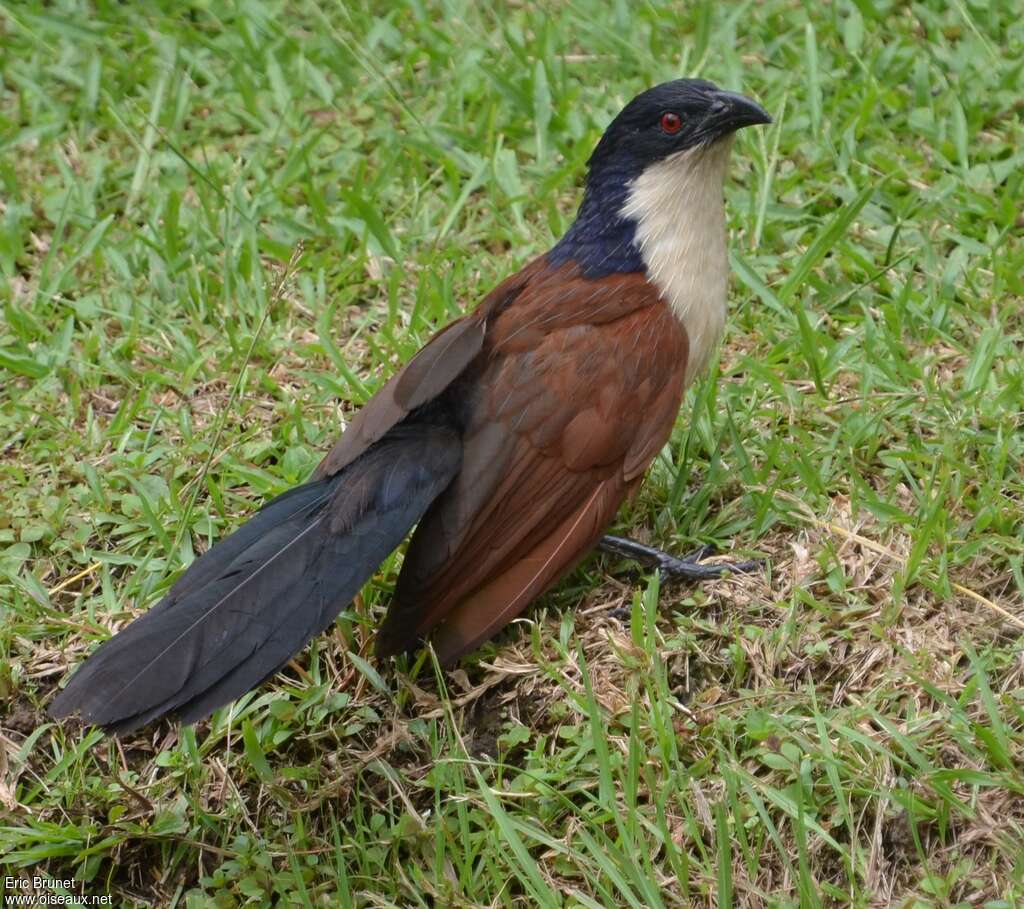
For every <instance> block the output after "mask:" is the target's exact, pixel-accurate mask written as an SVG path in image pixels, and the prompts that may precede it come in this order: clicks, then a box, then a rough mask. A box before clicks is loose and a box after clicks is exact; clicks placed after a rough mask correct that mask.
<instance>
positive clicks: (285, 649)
mask: <svg viewBox="0 0 1024 909" xmlns="http://www.w3.org/2000/svg"><path fill="white" fill-rule="evenodd" d="M461 457H462V450H461V442H460V441H459V437H458V435H457V434H456V433H455V432H453V431H451V430H449V429H447V428H444V427H437V426H429V425H423V424H419V425H412V426H399V427H396V428H395V429H393V430H392V431H391V432H390V433H388V435H387V436H385V437H384V438H383V439H381V440H380V441H379V442H378V443H376V444H375V445H374V446H373V447H372V448H371V449H370V450H369V451H367V452H366V453H365V454H363V455H362V456H361V457H360V458H358V459H357V460H356V461H355V462H353V463H352V464H350V465H349V466H348V467H346V468H345V469H344V470H342V471H341V472H340V473H339V474H337V475H336V476H334V477H330V478H327V479H321V480H314V481H312V482H310V483H307V484H305V485H303V486H299V487H297V488H295V489H292V490H290V491H288V492H286V493H284V495H281V496H279V497H278V498H276V499H274V500H273V501H272V502H270V503H268V504H267V505H266V506H265V507H264V508H263V509H261V510H260V511H259V512H258V513H257V514H256V515H255V516H254V517H253V519H252V520H251V521H249V522H248V523H247V524H245V525H244V526H242V527H241V528H239V529H238V530H237V531H236V532H235V533H233V534H232V535H231V536H229V537H227V538H226V539H224V540H222V541H221V542H220V543H218V544H217V545H216V546H214V547H213V548H212V549H210V550H209V552H207V553H205V554H204V555H203V556H202V557H200V558H199V559H198V560H196V562H194V563H193V565H192V566H191V567H190V568H189V569H188V571H186V572H185V574H184V575H183V576H182V577H181V578H180V580H179V581H178V583H176V584H175V585H174V587H172V588H171V590H170V592H169V593H168V595H167V596H166V597H165V598H164V599H163V600H161V601H160V603H158V604H157V605H156V606H155V607H153V608H152V609H150V610H149V611H148V612H147V613H145V614H144V615H142V616H140V617H139V618H138V619H136V620H135V621H134V622H132V623H131V624H130V625H128V626H127V627H126V628H125V629H123V630H122V631H121V632H120V633H119V634H117V635H115V636H114V637H113V638H111V639H110V640H109V641H107V642H106V643H105V644H103V645H102V646H101V647H100V648H99V649H98V650H97V651H96V652H95V653H94V654H93V655H92V656H91V657H90V658H89V659H88V660H87V661H86V662H85V664H84V665H83V666H82V667H81V668H80V669H79V670H78V671H77V672H76V673H75V675H74V676H73V677H72V679H71V681H70V683H69V684H68V686H67V687H66V688H65V689H64V691H62V692H61V693H60V694H59V695H58V696H57V697H56V698H55V699H54V701H53V703H52V704H51V705H50V713H51V715H53V716H55V717H61V716H68V715H70V714H72V713H78V714H80V715H81V717H82V719H84V720H86V721H88V722H91V723H95V724H97V725H101V726H104V727H106V728H107V729H108V731H111V732H118V733H123V732H129V731H131V730H133V729H137V728H138V727H140V726H142V725H144V724H145V723H147V722H149V721H150V720H153V719H155V718H157V717H159V716H162V715H164V714H166V713H172V712H173V713H175V714H176V715H177V716H178V718H179V719H181V720H182V721H183V722H195V721H196V720H199V719H202V718H203V717H205V716H207V715H208V714H210V713H211V712H212V711H213V710H214V709H216V708H217V707H220V706H221V705H223V704H226V703H228V702H229V701H231V700H233V699H234V698H237V697H239V696H240V695H242V694H244V693H245V692H246V691H248V690H249V689H250V688H252V687H254V686H255V685H258V684H259V683H260V682H261V681H263V679H265V678H267V677H268V676H270V675H272V674H273V673H274V672H275V671H276V670H277V669H279V668H280V667H281V666H282V665H284V664H285V663H286V662H287V661H288V660H289V659H290V658H291V657H292V656H293V655H294V654H295V653H297V652H298V651H299V650H300V649H301V648H302V647H303V646H304V645H305V644H306V642H307V641H309V639H310V638H312V637H313V636H314V635H316V634H318V633H319V632H321V631H323V630H324V629H325V628H327V627H328V626H329V625H330V624H331V622H333V621H334V619H335V618H336V617H337V615H338V613H339V612H340V611H341V610H342V609H343V608H344V607H345V606H346V605H348V603H349V602H350V601H351V600H352V598H353V597H354V596H355V595H356V593H358V592H359V589H360V588H361V587H362V586H363V584H364V583H365V582H366V581H367V579H368V578H369V577H370V576H371V575H372V574H373V572H374V571H375V570H376V568H377V566H378V565H379V564H380V563H381V561H383V559H384V558H385V557H386V556H387V555H388V553H389V552H391V550H392V549H394V548H395V547H396V546H397V545H398V544H399V543H400V542H401V541H402V539H403V538H404V537H405V535H406V534H407V533H408V531H409V529H410V528H411V527H412V526H413V524H415V523H416V522H417V521H418V520H419V519H420V517H421V516H422V515H423V512H424V511H425V510H426V509H427V507H428V506H429V505H430V503H431V502H432V501H433V500H434V499H435V498H436V497H437V496H438V495H439V494H440V493H441V492H442V491H443V490H444V488H445V487H446V486H447V485H448V483H449V482H450V481H451V479H452V477H453V476H454V475H455V473H456V472H457V470H458V468H459V465H460V463H461Z"/></svg>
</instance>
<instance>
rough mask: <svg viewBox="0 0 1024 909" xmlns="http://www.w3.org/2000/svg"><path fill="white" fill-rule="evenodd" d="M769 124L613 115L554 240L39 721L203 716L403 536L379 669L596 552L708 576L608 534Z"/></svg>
mask: <svg viewBox="0 0 1024 909" xmlns="http://www.w3.org/2000/svg"><path fill="white" fill-rule="evenodd" d="M770 122H771V117H770V116H769V115H768V113H767V112H766V111H765V110H764V108H763V107H761V105H759V104H758V103H757V102H755V101H754V100H752V99H751V98H749V97H746V96H744V95H742V94H738V93H734V92H731V91H725V90H723V89H720V88H718V87H717V86H716V85H715V84H713V83H712V82H709V81H707V80H703V79H693V78H683V79H674V80H672V81H669V82H665V83H662V84H660V85H656V86H654V87H652V88H649V89H647V90H646V91H644V92H642V93H640V94H639V95H637V96H636V97H635V98H633V99H632V100H631V101H630V102H629V103H628V104H626V105H625V107H624V108H622V110H621V111H620V112H619V114H618V115H617V116H616V117H615V118H614V119H613V120H612V121H611V123H610V124H609V125H608V127H607V128H606V129H605V131H604V133H603V134H602V136H601V138H600V140H599V141H598V142H597V145H596V147H595V148H594V150H593V153H592V154H591V156H590V158H589V160H588V161H587V171H586V178H585V182H584V189H583V198H582V201H581V203H580V205H579V208H578V210H577V213H576V217H575V219H574V220H573V221H572V223H571V225H570V226H569V228H568V229H567V231H566V232H565V233H564V235H563V236H562V237H561V238H560V239H559V240H558V241H557V242H556V243H555V244H554V245H553V246H552V247H551V248H550V249H549V250H548V251H547V252H545V253H543V254H541V255H538V256H536V257H535V258H533V259H532V260H531V261H528V262H527V264H526V265H525V266H524V267H522V268H521V270H519V271H518V272H516V273H515V274H513V275H511V277H508V278H506V279H505V280H503V281H502V282H501V283H499V284H498V285H497V287H495V288H494V289H493V290H491V292H490V293H488V294H487V295H486V297H484V299H483V300H482V301H481V303H480V305H479V306H477V307H476V308H475V309H473V310H472V311H470V312H469V313H468V314H467V315H465V316H463V317H461V318H459V319H457V320H455V321H453V322H452V323H450V324H448V325H447V326H445V327H444V328H442V329H441V330H439V331H438V332H437V333H436V334H434V335H433V337H432V338H431V339H430V340H429V341H428V342H427V343H426V344H425V345H424V346H423V347H422V348H421V349H420V350H419V352H418V353H416V354H415V356H413V357H412V359H411V360H410V361H409V362H408V363H407V364H406V365H405V366H404V367H403V368H401V369H400V370H399V371H398V372H397V373H396V374H395V375H394V376H392V377H391V378H390V379H389V380H388V381H387V382H386V383H385V384H384V385H382V386H381V388H380V389H379V390H378V391H377V393H376V394H375V395H374V396H373V397H372V398H371V399H370V400H369V401H368V402H367V403H366V404H365V405H364V406H363V407H362V408H361V409H360V410H359V411H358V412H357V413H356V414H355V415H354V417H353V418H352V419H351V421H350V422H349V424H348V426H347V427H346V428H345V430H344V432H343V433H342V434H341V436H340V437H339V439H338V441H337V443H336V444H335V445H334V447H333V448H332V449H330V451H329V452H328V453H327V455H326V456H325V457H324V458H323V460H322V461H321V462H320V464H319V466H317V467H316V469H315V470H314V471H313V473H312V475H311V476H310V478H309V479H308V481H306V482H304V483H302V484H301V485H299V486H297V487H295V488H293V489H290V490H288V491H286V492H284V493H283V494H282V495H279V496H277V497H276V498H274V499H272V500H271V501H270V502H268V503H267V504H266V505H264V506H263V507H262V508H261V509H260V510H259V511H258V512H256V514H255V515H254V516H253V517H252V518H251V520H249V521H248V522H247V523H245V524H243V525H242V526H241V527H240V528H239V529H237V530H235V531H234V532H233V533H231V534H230V535H228V536H227V537H225V538H224V539H222V540H221V541H219V542H218V543H216V544H215V545H214V546H212V547H211V548H210V549H209V550H207V551H206V552H205V553H203V554H202V555H201V556H199V557H198V558H197V559H196V560H195V561H194V562H193V563H192V564H191V565H190V566H189V567H188V568H187V569H186V570H185V572H184V573H183V574H182V575H181V577H180V578H179V579H178V580H177V582H176V583H175V584H174V585H173V586H172V587H171V588H170V590H169V592H168V593H167V594H166V596H164V598H163V599H162V600H160V602H159V603H157V604H156V605H155V606H154V607H152V608H151V609H149V610H148V611H146V612H144V613H143V614H141V615H140V616H139V617H138V618H136V619H135V620H134V621H132V622H131V623H129V624H128V625H127V626H125V627H124V628H123V629H122V630H121V631H119V632H118V633H117V634H115V635H114V636H113V637H111V638H109V639H108V640H107V641H105V642H104V643H103V644H101V645H100V646H99V647H98V648H97V649H96V650H95V652H94V653H93V654H92V655H91V656H89V657H88V658H87V659H86V660H85V662H84V663H83V664H82V665H81V666H80V667H79V668H78V669H77V671H76V672H74V673H73V674H72V676H71V679H70V681H69V682H68V684H67V685H66V687H64V689H63V690H62V691H60V693H59V694H58V695H57V696H56V698H55V699H54V700H53V701H52V703H51V705H50V708H49V712H50V714H51V715H52V716H53V717H55V718H63V717H68V716H72V715H78V716H79V717H80V719H81V720H82V721H84V722H87V723H91V724H94V725H98V726H102V727H104V729H105V730H106V731H107V732H109V733H114V734H125V733H128V732H132V731H135V730H137V729H139V728H140V727H142V726H144V725H146V724H147V723H150V722H151V721H154V720H156V719H157V718H159V717H163V716H165V715H167V716H170V717H171V718H173V719H176V720H177V721H178V722H180V723H183V724H189V723H194V722H197V721H199V720H201V719H203V718H205V717H207V716H209V715H210V714H211V713H212V712H213V711H214V710H215V709H216V708H218V707H221V706H223V705H225V704H228V703H230V702H231V701H233V700H235V699H236V698H238V697H240V696H241V695H242V694H244V693H245V692H247V691H249V690H250V689H252V688H254V687H256V686H257V685H259V684H261V683H262V682H263V681H265V680H266V679H268V678H269V677H271V676H273V675H274V674H275V673H276V672H277V670H279V669H280V668H281V667H282V666H284V665H285V664H286V663H287V662H288V661H289V660H290V659H291V658H292V657H293V656H294V655H295V654H296V653H298V652H299V651H300V650H301V649H302V648H303V647H304V646H305V645H306V644H307V643H308V642H309V641H310V640H311V639H312V638H313V637H314V636H316V635H317V634H319V633H321V632H323V631H325V630H326V629H327V628H328V627H330V625H331V624H332V623H333V622H334V620H335V619H336V618H337V616H338V615H339V614H340V613H341V611H342V610H343V609H344V608H345V607H346V606H347V605H348V604H350V603H351V602H352V600H353V598H354V597H355V596H356V594H357V593H358V592H359V590H360V589H361V588H362V586H363V585H364V584H365V583H366V582H367V581H368V580H369V578H370V577H371V576H372V575H373V573H374V572H375V571H376V570H377V568H378V566H379V565H380V563H381V562H382V561H383V560H384V559H385V558H386V557H387V556H388V555H389V554H390V553H391V552H392V551H393V550H394V549H396V548H397V547H398V546H399V545H400V544H401V543H402V542H403V540H404V539H405V538H406V537H407V536H408V535H409V534H410V531H412V534H411V539H410V540H409V543H408V546H407V548H406V551H405V555H404V559H403V562H402V566H401V570H400V572H399V576H398V579H397V581H396V583H395V587H394V592H393V596H392V599H391V602H390V605H389V607H388V610H387V613H386V616H385V618H384V620H383V623H382V624H381V626H380V628H379V629H378V630H377V633H376V643H375V646H376V653H377V656H378V657H379V658H386V657H390V656H394V655H398V654H401V653H403V652H408V651H412V650H415V649H416V648H418V647H420V646H422V645H424V643H425V642H427V641H429V643H430V645H431V646H432V647H433V648H434V650H435V652H436V655H437V658H438V660H439V662H440V663H441V664H442V665H445V666H449V665H451V664H453V663H454V662H455V661H457V660H458V659H459V658H461V657H462V656H464V655H465V654H468V653H470V652H471V651H473V650H474V649H476V648H477V647H478V646H479V645H480V644H481V643H482V642H484V641H486V640H487V639H489V638H491V637H492V636H493V635H495V634H496V633H497V632H498V631H499V630H500V629H502V628H503V627H504V626H506V625H507V624H508V623H509V622H511V621H512V620H513V619H515V618H516V617H517V616H519V615H520V614H521V613H522V612H523V611H524V610H525V609H526V607H527V606H528V605H529V604H530V603H531V602H532V601H534V600H535V599H536V598H537V597H538V596H539V595H541V594H542V593H543V592H544V591H546V590H548V589H549V588H550V587H552V586H553V585H554V584H555V583H556V582H557V581H558V580H560V579H561V578H562V577H564V576H565V575H566V574H567V573H568V572H569V571H570V570H571V569H572V568H573V567H574V566H575V565H576V564H577V563H578V562H579V561H580V560H581V559H583V558H584V556H586V555H587V554H588V553H589V552H590V551H591V550H593V549H594V548H595V547H601V548H604V549H606V550H608V551H610V552H613V553H616V554H617V555H619V556H624V557H628V558H633V559H637V560H639V561H640V562H642V563H644V564H650V565H651V566H653V567H655V568H661V569H663V570H665V571H667V572H668V573H669V574H672V575H676V576H681V577H685V578H690V579H694V580H700V579H703V578H710V577H716V576H718V575H719V574H721V573H722V570H723V569H722V566H721V565H711V564H707V563H700V562H699V561H698V560H696V559H685V558H678V557H675V556H672V555H670V554H668V553H663V552H660V551H658V550H655V549H652V548H649V547H646V546H643V545H641V544H639V543H636V542H633V541H631V540H627V539H624V538H620V537H611V536H605V530H606V529H607V528H608V526H609V525H610V524H611V523H612V521H613V520H614V518H615V514H616V512H617V510H618V508H619V506H620V505H621V504H622V503H623V502H624V501H625V500H626V499H627V498H628V497H630V496H631V495H632V494H634V493H635V492H636V490H637V488H638V486H639V484H640V482H641V480H642V479H643V476H644V473H645V472H646V470H647V468H648V466H649V465H650V463H651V462H652V460H653V459H654V458H655V456H656V455H657V454H658V452H659V451H660V450H661V449H662V448H663V447H664V445H665V444H666V443H667V441H668V440H669V437H670V434H671V432H672V429H673V426H674V424H675V421H676V417H677V415H678V411H679V408H680V406H681V403H682V397H683V394H684V391H685V389H686V387H687V386H688V385H689V384H690V383H692V382H693V380H694V379H695V377H696V376H698V375H699V374H700V373H701V371H702V370H703V369H704V367H705V366H706V365H707V363H708V360H709V358H710V356H711V354H712V352H713V350H714V348H715V345H716V343H717V342H718V340H719V338H720V336H721V334H722V331H723V326H724V323H725V317H726V297H727V284H728V277H729V268H728V251H727V236H726V220H725V202H724V182H725V178H726V170H727V165H728V162H729V158H730V154H731V148H732V145H733V140H734V137H735V135H736V133H737V131H738V130H740V129H741V128H743V127H748V126H754V125H757V124H767V123H770ZM750 566H751V563H743V564H737V565H733V566H729V567H732V568H733V569H735V570H748V569H749V568H750Z"/></svg>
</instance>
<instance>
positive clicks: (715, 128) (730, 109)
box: [707, 90, 772, 136]
mask: <svg viewBox="0 0 1024 909" xmlns="http://www.w3.org/2000/svg"><path fill="white" fill-rule="evenodd" d="M771 122H772V118H771V117H770V116H769V114H768V111H766V110H765V109H764V108H763V107H761V105H760V104H758V103H757V102H756V101H753V100H751V99H750V98H748V97H747V96H746V95H740V94H737V93H736V92H726V91H721V90H719V91H716V92H714V94H712V96H711V106H710V107H709V108H708V116H707V126H708V129H709V131H710V132H714V133H716V134H717V135H719V136H724V135H726V134H728V133H732V132H735V131H736V130H738V129H742V128H743V127H744V126H756V125H757V124H759V123H771Z"/></svg>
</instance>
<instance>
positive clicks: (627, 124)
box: [587, 79, 772, 183]
mask: <svg viewBox="0 0 1024 909" xmlns="http://www.w3.org/2000/svg"><path fill="white" fill-rule="evenodd" d="M771 122H772V118H771V117H770V116H768V113H767V111H765V109H764V108H763V107H761V105H759V104H757V103H756V102H755V101H752V100H751V99H750V98H747V97H745V96H744V95H738V94H736V93H735V92H727V91H723V90H722V89H720V88H718V86H716V85H715V84H714V83H712V82H707V81H705V80H704V79H676V80H675V81H673V82H664V83H662V84H661V85H656V86H654V88H649V89H648V90H647V91H645V92H642V93H641V94H639V95H637V96H636V97H635V98H634V99H633V100H632V101H630V102H629V104H627V105H626V106H625V107H624V108H623V109H622V111H621V112H620V113H619V115H618V116H617V117H616V118H615V119H614V120H612V122H611V124H609V126H608V128H607V129H606V130H605V131H604V135H603V136H602V137H601V141H600V142H598V144H597V148H595V149H594V153H593V154H592V155H591V156H590V160H589V161H588V162H587V165H588V167H589V168H590V175H589V179H588V183H592V182H594V181H598V180H604V179H610V180H614V181H616V182H622V181H623V180H629V179H632V178H635V177H637V176H639V175H640V174H641V173H642V172H643V171H644V170H645V169H646V168H648V167H649V166H651V165H652V164H657V163H658V162H660V161H663V160H664V159H666V158H669V157H671V156H673V155H677V154H678V153H680V152H685V151H689V150H694V149H703V148H708V147H710V146H712V145H714V144H715V143H717V142H720V141H722V140H723V139H726V138H728V137H730V136H732V134H733V133H735V132H736V130H738V129H742V128H743V127H744V126H754V125H756V124H758V123H771Z"/></svg>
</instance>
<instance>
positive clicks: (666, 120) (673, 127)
mask: <svg viewBox="0 0 1024 909" xmlns="http://www.w3.org/2000/svg"><path fill="white" fill-rule="evenodd" d="M682 128H683V118H682V117H680V116H679V114H676V113H673V112H672V111H668V112H667V113H664V114H662V115H661V131H662V132H665V133H668V134H669V135H670V136H671V135H673V134H674V133H677V132H679V130H681V129H682Z"/></svg>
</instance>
